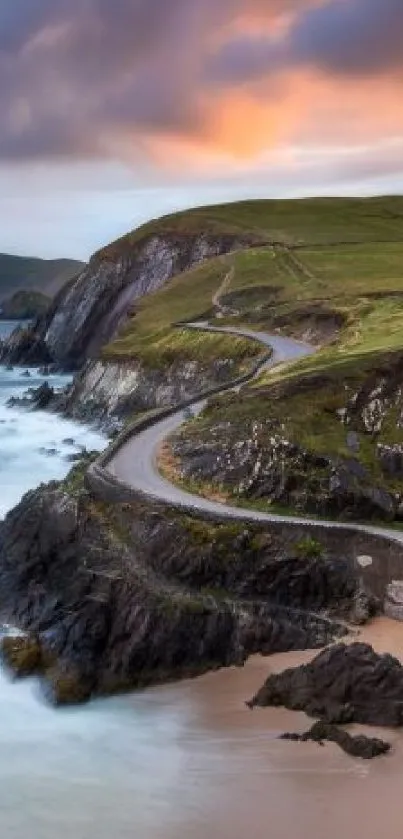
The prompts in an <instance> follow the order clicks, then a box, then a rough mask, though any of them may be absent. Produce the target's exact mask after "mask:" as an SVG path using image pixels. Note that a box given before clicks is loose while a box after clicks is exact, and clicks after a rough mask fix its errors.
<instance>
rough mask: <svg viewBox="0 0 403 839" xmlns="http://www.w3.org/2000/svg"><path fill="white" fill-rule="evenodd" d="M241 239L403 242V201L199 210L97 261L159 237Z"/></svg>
mask: <svg viewBox="0 0 403 839" xmlns="http://www.w3.org/2000/svg"><path fill="white" fill-rule="evenodd" d="M200 233H204V234H209V235H211V236H215V235H217V236H223V235H233V234H236V235H237V234H239V235H240V236H245V237H246V238H247V239H249V240H250V241H251V242H254V243H255V244H267V243H271V242H278V243H284V244H287V245H293V246H304V245H309V244H319V245H323V244H328V243H335V242H378V241H379V242H385V241H392V242H393V241H401V240H402V239H403V197H400V196H389V197H380V198H362V199H361V198H306V199H301V200H295V199H294V200H276V199H273V200H252V201H240V202H236V203H232V204H218V205H215V206H210V207H199V208H196V209H193V210H185V211H183V212H180V213H175V214H172V215H168V216H165V217H163V218H161V219H156V220H153V221H151V222H149V223H148V224H145V225H142V227H140V228H138V229H137V230H134V231H132V232H131V233H128V234H127V235H126V236H123V237H122V238H121V239H118V240H117V241H116V242H113V243H112V244H111V245H108V246H107V247H106V248H104V249H103V250H101V251H99V252H98V253H97V254H96V255H95V258H97V259H99V258H105V259H106V258H115V257H116V256H117V255H119V256H121V255H122V254H124V252H125V251H128V250H131V249H132V248H133V247H135V246H136V245H137V244H138V243H139V242H141V241H142V240H144V239H146V238H149V237H150V236H154V235H168V236H171V237H176V238H177V239H178V240H179V241H180V239H181V238H184V237H188V236H191V235H198V234H200Z"/></svg>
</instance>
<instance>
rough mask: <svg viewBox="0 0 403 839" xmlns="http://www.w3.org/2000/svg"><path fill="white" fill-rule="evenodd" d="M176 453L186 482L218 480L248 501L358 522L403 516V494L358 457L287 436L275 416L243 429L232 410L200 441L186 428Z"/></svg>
mask: <svg viewBox="0 0 403 839" xmlns="http://www.w3.org/2000/svg"><path fill="white" fill-rule="evenodd" d="M245 432H246V433H245ZM351 436H352V435H351V433H350V434H349V437H350V438H351ZM350 445H351V443H350ZM172 451H173V454H174V456H175V458H176V459H177V463H178V464H179V466H178V474H179V477H180V478H181V479H182V480H185V481H187V480H189V479H191V480H192V481H193V480H194V481H197V482H207V483H210V482H213V483H214V484H216V485H219V486H222V487H226V488H227V489H228V491H229V492H231V493H232V494H233V495H234V496H235V497H240V498H244V499H246V500H248V501H250V500H260V499H262V500H267V501H268V502H269V503H273V502H274V503H276V504H281V505H283V506H285V507H289V508H291V509H297V510H301V511H305V512H308V513H313V514H316V515H321V516H341V517H343V518H345V519H348V518H351V519H355V520H360V519H361V520H368V519H384V520H387V521H391V520H393V519H395V518H400V517H401V515H403V496H400V495H399V493H397V492H396V491H393V492H392V491H389V490H388V488H387V487H384V486H382V485H380V484H379V483H377V482H375V480H374V476H373V474H372V473H371V471H370V470H369V469H368V468H367V467H366V466H365V465H364V464H362V463H361V462H360V461H359V460H358V458H357V457H354V456H353V455H352V456H351V457H344V458H342V457H336V456H334V455H331V454H329V455H326V454H318V453H315V452H314V451H310V450H308V449H306V448H304V447H302V446H301V445H300V444H299V443H298V442H295V441H292V440H289V439H287V437H286V436H285V435H284V433H283V432H281V430H280V429H279V425H278V423H275V422H273V421H271V420H270V419H268V420H265V421H263V422H260V421H257V420H255V421H250V423H249V424H248V427H247V428H242V429H240V428H239V427H237V426H236V424H234V423H233V422H232V421H231V410H230V408H229V410H228V420H227V421H226V422H221V423H215V424H212V425H211V426H210V428H209V429H208V433H207V432H205V433H204V435H203V436H202V435H200V438H199V439H198V440H197V442H195V441H194V440H193V439H192V438H191V437H187V435H186V429H185V430H184V431H183V432H181V431H180V432H179V433H178V434H177V435H176V436H175V437H174V438H173V441H172Z"/></svg>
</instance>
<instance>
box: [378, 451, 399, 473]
mask: <svg viewBox="0 0 403 839" xmlns="http://www.w3.org/2000/svg"><path fill="white" fill-rule="evenodd" d="M377 453H378V457H379V460H380V463H381V466H382V470H383V472H385V473H386V474H387V475H392V476H394V477H400V478H401V477H402V476H403V446H402V445H401V444H398V443H396V444H395V445H393V446H386V445H382V444H381V443H378V445H377Z"/></svg>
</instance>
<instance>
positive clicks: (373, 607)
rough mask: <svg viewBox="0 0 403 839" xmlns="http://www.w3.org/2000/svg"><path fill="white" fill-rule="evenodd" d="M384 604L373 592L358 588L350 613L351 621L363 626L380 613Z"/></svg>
mask: <svg viewBox="0 0 403 839" xmlns="http://www.w3.org/2000/svg"><path fill="white" fill-rule="evenodd" d="M381 611H382V604H381V603H380V602H379V601H378V600H377V599H376V597H374V596H373V595H371V594H368V592H366V591H364V590H363V589H357V591H356V592H355V594H354V596H353V605H352V608H351V612H350V614H349V621H350V623H352V624H355V625H356V626H363V625H364V624H366V623H368V621H369V620H370V619H371V618H373V617H375V615H377V614H380V612H381Z"/></svg>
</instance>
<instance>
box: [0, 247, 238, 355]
mask: <svg viewBox="0 0 403 839" xmlns="http://www.w3.org/2000/svg"><path fill="white" fill-rule="evenodd" d="M118 244H119V243H117V244H116V245H115V246H114V247H113V248H110V249H106V250H105V251H102V252H100V253H99V254H95V256H94V257H93V258H92V259H91V261H90V263H89V265H88V266H87V267H86V268H85V269H84V271H83V272H82V273H81V274H80V275H79V276H78V277H77V278H76V279H75V280H73V281H72V282H71V283H70V284H69V285H68V286H67V287H65V288H64V289H63V290H62V292H61V293H60V294H59V295H58V297H57V298H56V300H55V301H54V304H53V306H52V307H51V309H50V311H49V312H48V314H47V316H46V317H45V318H43V319H42V320H40V321H38V323H37V325H36V327H35V328H34V329H33V330H30V331H29V333H26V332H24V333H22V334H21V335H19V336H14V338H13V340H12V341H10V342H9V343H6V344H5V345H4V346H3V348H2V350H1V351H0V359H2V360H3V361H6V362H8V363H13V364H19V363H21V364H25V363H28V362H31V363H49V362H50V361H51V362H56V363H57V364H58V365H59V366H60V367H62V368H65V369H79V368H80V367H81V366H82V365H83V363H84V362H85V361H86V360H88V359H89V358H92V359H93V358H97V356H98V353H99V350H100V348H101V347H102V346H104V345H105V344H106V343H108V342H109V341H110V340H111V339H112V338H114V337H115V336H116V334H117V333H118V331H119V329H120V328H121V326H122V325H123V324H124V322H125V320H126V318H127V316H128V314H129V312H130V311H131V309H132V307H133V304H134V303H135V301H136V300H138V299H139V298H140V297H142V296H143V295H145V294H149V293H150V292H153V291H156V290H157V289H158V288H160V287H161V286H163V285H164V283H166V282H167V281H168V280H169V279H170V278H171V277H173V276H174V275H175V274H177V273H180V272H181V271H184V270H186V269H188V268H190V267H192V266H194V265H196V264H198V263H199V262H202V261H203V260H204V259H207V258H208V257H211V256H217V255H219V254H222V253H226V252H228V251H230V250H232V249H233V248H235V247H237V246H241V244H242V242H241V241H240V240H239V237H238V238H237V237H235V236H224V235H223V236H213V235H203V234H197V235H196V234H192V235H189V236H182V237H181V238H180V239H179V238H178V237H176V236H175V235H174V234H164V235H152V236H150V235H145V236H144V237H141V236H140V237H139V239H138V241H136V243H135V244H133V246H132V247H131V248H129V249H128V248H127V247H124V248H123V246H122V248H121V249H119V247H118ZM33 358H35V361H34V362H33V361H32V359H33ZM36 359H38V362H36Z"/></svg>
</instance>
